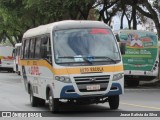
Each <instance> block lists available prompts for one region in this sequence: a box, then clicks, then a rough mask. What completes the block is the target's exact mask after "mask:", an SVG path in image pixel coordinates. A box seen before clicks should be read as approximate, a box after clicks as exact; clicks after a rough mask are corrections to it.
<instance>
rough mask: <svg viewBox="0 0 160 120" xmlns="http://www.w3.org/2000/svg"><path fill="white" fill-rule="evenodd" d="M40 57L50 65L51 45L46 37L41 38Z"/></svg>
mask: <svg viewBox="0 0 160 120" xmlns="http://www.w3.org/2000/svg"><path fill="white" fill-rule="evenodd" d="M41 56H42V58H44V59H47V61H48V62H49V63H52V54H51V44H50V39H49V37H47V36H45V37H43V38H42V46H41Z"/></svg>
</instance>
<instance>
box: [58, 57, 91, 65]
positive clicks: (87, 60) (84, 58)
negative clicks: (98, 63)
mask: <svg viewBox="0 0 160 120" xmlns="http://www.w3.org/2000/svg"><path fill="white" fill-rule="evenodd" d="M58 58H70V59H73V58H83V60H84V61H86V62H88V63H90V64H93V63H92V61H90V60H89V59H87V58H88V57H83V56H60V57H58Z"/></svg>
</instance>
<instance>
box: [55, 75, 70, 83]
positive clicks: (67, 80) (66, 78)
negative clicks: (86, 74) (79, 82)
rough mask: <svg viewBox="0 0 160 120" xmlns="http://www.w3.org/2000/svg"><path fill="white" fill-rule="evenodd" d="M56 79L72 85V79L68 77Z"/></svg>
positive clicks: (57, 77)
mask: <svg viewBox="0 0 160 120" xmlns="http://www.w3.org/2000/svg"><path fill="white" fill-rule="evenodd" d="M55 79H56V80H58V81H60V82H64V83H71V79H70V78H69V77H66V76H56V77H55Z"/></svg>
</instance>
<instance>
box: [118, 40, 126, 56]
mask: <svg viewBox="0 0 160 120" xmlns="http://www.w3.org/2000/svg"><path fill="white" fill-rule="evenodd" d="M119 44H120V51H121V54H122V55H125V51H126V43H123V42H122V43H121V42H120V43H119Z"/></svg>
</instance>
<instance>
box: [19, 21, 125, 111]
mask: <svg viewBox="0 0 160 120" xmlns="http://www.w3.org/2000/svg"><path fill="white" fill-rule="evenodd" d="M122 53H123V51H122ZM20 64H21V66H22V77H23V80H24V84H25V88H26V90H27V92H28V93H29V95H30V102H31V105H32V106H38V105H43V104H45V102H48V103H49V109H50V111H52V112H58V111H61V104H60V103H61V102H68V104H71V103H72V104H74V103H75V104H93V103H104V102H109V106H110V108H111V109H117V108H118V106H119V95H120V94H123V92H124V72H123V64H122V57H121V52H120V49H119V47H118V43H117V40H116V38H115V37H114V35H113V33H112V31H111V28H110V27H108V26H107V25H106V24H104V23H103V22H99V21H73V20H66V21H60V22H55V23H51V24H48V25H42V26H39V27H36V28H33V29H30V30H28V31H26V32H25V33H24V35H23V40H22V52H21V61H20Z"/></svg>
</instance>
